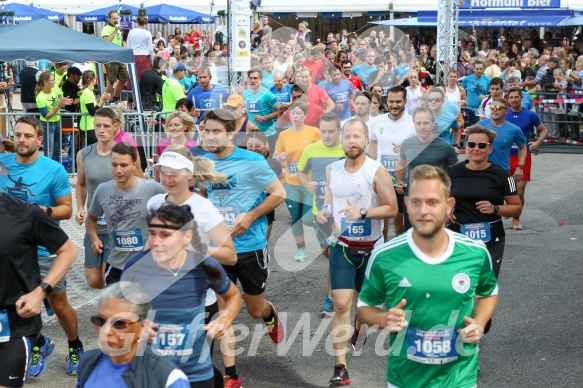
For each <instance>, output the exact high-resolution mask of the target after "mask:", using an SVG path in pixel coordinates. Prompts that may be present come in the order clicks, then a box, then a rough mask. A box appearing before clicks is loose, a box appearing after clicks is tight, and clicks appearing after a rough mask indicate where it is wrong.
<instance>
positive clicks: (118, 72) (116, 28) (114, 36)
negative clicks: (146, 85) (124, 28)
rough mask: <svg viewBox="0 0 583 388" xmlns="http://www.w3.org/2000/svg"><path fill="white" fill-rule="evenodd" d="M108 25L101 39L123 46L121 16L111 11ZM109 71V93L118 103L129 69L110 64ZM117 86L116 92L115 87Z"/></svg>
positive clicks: (108, 65) (123, 65)
mask: <svg viewBox="0 0 583 388" xmlns="http://www.w3.org/2000/svg"><path fill="white" fill-rule="evenodd" d="M107 18H108V23H107V24H106V25H105V27H103V29H102V30H101V37H102V38H103V39H105V40H107V41H108V42H111V43H113V44H116V45H118V46H121V45H122V44H121V43H122V34H121V26H120V25H119V15H118V13H117V11H114V10H111V11H109V13H108V14H107ZM105 67H106V69H107V88H106V91H107V93H109V94H111V95H112V96H113V101H114V102H117V101H118V100H119V96H120V94H121V91H122V89H123V87H124V86H125V83H126V81H127V80H128V78H129V74H128V68H127V66H126V65H125V63H120V62H109V63H107V64H106V65H105ZM114 84H115V90H114V89H113V85H114Z"/></svg>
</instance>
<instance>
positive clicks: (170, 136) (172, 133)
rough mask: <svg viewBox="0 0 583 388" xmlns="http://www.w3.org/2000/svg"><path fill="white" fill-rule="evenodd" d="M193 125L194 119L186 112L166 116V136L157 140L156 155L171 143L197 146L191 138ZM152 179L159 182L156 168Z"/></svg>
mask: <svg viewBox="0 0 583 388" xmlns="http://www.w3.org/2000/svg"><path fill="white" fill-rule="evenodd" d="M186 101H188V100H186ZM195 125H196V121H195V120H194V118H193V117H192V116H190V115H189V114H187V113H184V112H178V111H175V112H172V113H170V114H169V115H168V117H166V122H165V125H164V127H165V128H164V129H165V130H166V136H167V137H163V138H161V139H160V140H158V145H157V146H156V155H157V156H158V157H159V156H161V155H162V154H163V153H164V151H165V150H166V148H168V147H169V146H171V145H183V146H185V147H186V148H188V149H191V148H196V147H198V143H197V142H196V141H194V140H193V137H194V127H195ZM154 179H155V180H156V182H160V169H158V168H156V169H154Z"/></svg>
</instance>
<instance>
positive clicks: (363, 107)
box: [340, 91, 372, 149]
mask: <svg viewBox="0 0 583 388" xmlns="http://www.w3.org/2000/svg"><path fill="white" fill-rule="evenodd" d="M352 105H353V106H354V116H352V117H351V118H349V119H347V120H343V121H341V122H340V127H344V124H346V123H347V122H349V121H350V120H352V119H358V120H360V121H362V122H363V123H365V124H366V125H367V127H369V126H370V120H371V119H372V117H371V116H370V115H369V112H370V105H371V101H370V97H369V96H368V95H366V94H364V93H361V92H358V91H357V92H356V93H354V101H352ZM367 149H368V146H367Z"/></svg>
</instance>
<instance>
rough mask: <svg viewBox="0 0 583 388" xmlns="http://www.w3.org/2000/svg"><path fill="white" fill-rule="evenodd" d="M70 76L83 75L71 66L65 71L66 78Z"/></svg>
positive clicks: (79, 70)
mask: <svg viewBox="0 0 583 388" xmlns="http://www.w3.org/2000/svg"><path fill="white" fill-rule="evenodd" d="M72 74H75V75H83V72H82V71H81V69H79V68H78V67H75V66H71V67H69V69H67V77H68V76H70V75H72Z"/></svg>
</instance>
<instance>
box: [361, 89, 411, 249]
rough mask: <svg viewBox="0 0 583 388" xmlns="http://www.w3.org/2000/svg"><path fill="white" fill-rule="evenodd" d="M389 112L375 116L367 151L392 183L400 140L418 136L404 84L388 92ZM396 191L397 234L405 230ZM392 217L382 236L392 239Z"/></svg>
mask: <svg viewBox="0 0 583 388" xmlns="http://www.w3.org/2000/svg"><path fill="white" fill-rule="evenodd" d="M387 103H388V104H389V113H388V114H383V115H380V116H377V117H375V118H374V119H372V120H371V123H370V147H369V149H368V155H369V156H370V157H371V158H373V159H375V160H376V161H377V162H379V163H380V164H382V165H383V167H384V168H385V169H386V170H387V171H388V172H389V174H390V175H391V178H392V179H393V186H394V187H395V186H396V185H397V177H396V175H395V169H396V167H397V160H399V151H400V149H401V143H402V142H403V141H404V140H405V139H408V138H410V137H413V136H415V125H414V124H413V118H412V117H411V115H410V114H409V113H407V112H405V105H406V103H407V90H406V89H405V88H404V87H402V86H393V87H392V88H390V89H389V90H388V92H387ZM396 195H397V205H398V212H397V216H396V218H395V221H394V226H395V236H398V235H399V234H401V233H403V231H404V229H403V199H404V197H405V195H404V194H403V193H401V194H398V193H397V194H396ZM388 233H389V219H388V218H387V219H385V220H384V224H383V238H384V241H385V242H387V241H389V238H388Z"/></svg>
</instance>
